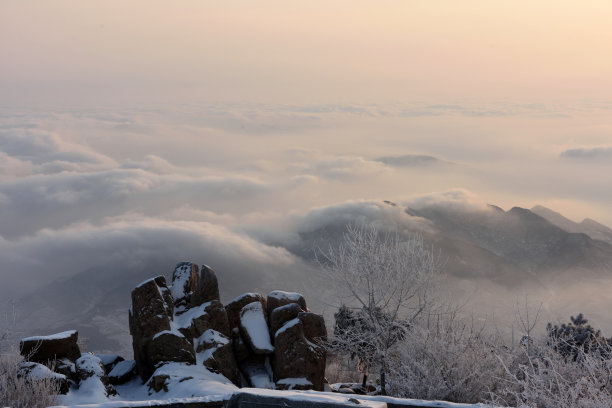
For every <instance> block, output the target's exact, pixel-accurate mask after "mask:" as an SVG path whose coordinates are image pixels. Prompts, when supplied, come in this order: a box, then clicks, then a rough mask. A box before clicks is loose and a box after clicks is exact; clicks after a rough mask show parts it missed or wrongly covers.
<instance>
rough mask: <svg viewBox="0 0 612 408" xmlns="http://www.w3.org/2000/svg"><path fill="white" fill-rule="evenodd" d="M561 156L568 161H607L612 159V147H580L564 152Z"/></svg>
mask: <svg viewBox="0 0 612 408" xmlns="http://www.w3.org/2000/svg"><path fill="white" fill-rule="evenodd" d="M560 156H561V157H563V158H568V159H585V160H607V159H612V147H610V146H605V147H604V146H602V147H578V148H574V149H567V150H564V151H563V152H561V155H560Z"/></svg>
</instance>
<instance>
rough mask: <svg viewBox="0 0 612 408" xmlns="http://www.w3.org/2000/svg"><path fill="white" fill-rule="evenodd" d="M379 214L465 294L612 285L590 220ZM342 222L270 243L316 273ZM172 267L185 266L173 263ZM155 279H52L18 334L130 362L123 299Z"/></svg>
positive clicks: (500, 213) (443, 208)
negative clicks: (477, 289) (475, 287)
mask: <svg viewBox="0 0 612 408" xmlns="http://www.w3.org/2000/svg"><path fill="white" fill-rule="evenodd" d="M378 205H379V206H381V207H383V208H386V206H391V207H393V208H394V211H397V213H398V214H400V219H399V220H398V221H397V223H398V224H401V225H398V228H397V230H398V231H399V232H400V234H403V235H406V236H407V235H409V234H412V233H415V232H419V233H421V234H422V235H423V236H424V238H425V239H426V241H427V242H429V243H430V244H431V245H432V246H433V248H434V249H435V251H437V252H438V253H439V255H440V259H441V260H442V262H443V265H444V270H445V272H446V273H447V274H448V276H449V277H450V278H451V284H452V282H453V280H454V281H456V280H461V281H462V282H467V283H468V286H469V284H470V282H477V281H478V282H488V283H489V284H493V285H497V287H500V288H508V289H511V288H517V287H519V286H521V285H536V286H540V287H544V286H546V285H550V284H551V282H553V283H554V282H563V281H566V282H567V281H570V280H571V279H576V276H580V277H581V278H601V277H607V278H609V277H612V229H610V228H608V227H606V226H604V225H602V224H599V223H597V222H596V221H593V220H591V219H588V218H587V219H585V220H583V221H582V222H580V223H576V222H573V221H571V220H569V219H567V218H565V217H564V216H562V215H561V214H559V213H557V212H554V211H553V210H550V209H548V208H545V207H542V206H536V207H534V208H532V209H524V208H519V207H514V208H512V209H510V210H509V211H504V210H503V209H501V208H499V207H496V206H493V205H488V206H482V207H464V206H448V205H425V206H418V207H417V206H414V207H410V206H408V207H402V206H401V205H397V204H394V203H392V202H389V201H386V202H384V203H379V204H378ZM370 221H376V220H374V219H372V220H370ZM415 221H418V222H415ZM348 222H351V220H350V219H346V220H343V221H342V222H337V220H336V222H331V221H330V222H329V223H327V224H324V225H322V226H321V227H319V228H316V229H315V230H309V231H308V232H298V234H297V235H298V236H299V239H298V240H288V241H287V242H276V243H275V242H268V244H271V245H277V246H285V247H286V248H287V249H288V250H289V251H290V252H292V253H293V254H295V255H297V256H299V257H301V258H303V259H304V260H305V261H306V262H307V263H311V264H314V261H315V259H314V258H315V256H314V251H313V248H316V247H319V248H325V247H327V246H328V245H336V244H337V243H338V242H340V240H341V239H342V234H343V233H344V231H345V227H346V223H348ZM415 226H417V227H415ZM179 261H183V260H182V259H176V260H171V262H179ZM194 261H196V260H195V259H194ZM198 261H199V260H198ZM201 261H202V262H206V260H201ZM211 266H213V268H214V265H211ZM169 272H170V270H168V273H169ZM218 273H220V275H222V274H224V273H226V276H227V277H226V279H227V282H226V283H225V285H227V286H228V287H232V292H233V293H234V294H233V295H231V294H230V296H235V295H236V293H237V292H236V291H239V290H240V289H241V288H242V286H245V287H247V286H248V285H250V286H251V287H258V288H260V290H262V291H264V290H272V289H278V288H281V289H285V286H287V282H291V283H290V284H289V285H290V286H291V288H296V290H298V287H299V288H300V289H299V290H301V288H303V287H304V285H305V284H306V285H308V284H310V285H311V286H312V288H310V289H311V290H312V291H313V292H316V291H317V290H319V289H318V287H317V285H320V282H319V283H316V280H313V279H310V277H305V276H298V274H297V272H295V271H287V274H286V276H284V277H278V280H277V279H276V278H274V279H271V277H270V276H268V277H258V276H253V275H252V273H250V271H248V270H236V271H218ZM152 274H155V273H154V272H152V271H151V269H149V268H137V269H133V268H129V267H126V270H110V269H108V268H105V267H104V265H97V266H92V268H91V269H90V270H87V271H83V272H82V273H80V274H77V275H75V276H73V277H70V278H64V279H62V280H58V281H56V282H55V283H53V284H51V285H48V286H47V287H45V288H43V289H41V290H38V291H37V292H36V293H33V294H31V295H30V296H28V297H27V299H24V300H23V301H22V302H20V306H19V308H20V309H19V312H20V315H21V316H23V317H24V319H23V322H22V323H23V325H22V326H23V328H22V331H23V332H24V333H26V334H28V335H29V334H48V332H51V331H62V330H67V329H79V330H81V332H82V333H83V335H84V337H88V338H89V339H90V347H91V349H93V350H96V351H103V350H105V349H108V350H116V351H121V352H123V353H124V354H127V353H129V349H130V342H129V335H128V333H127V331H126V327H127V309H128V307H129V304H130V291H131V290H132V288H133V287H134V286H135V285H136V284H137V283H138V282H140V281H142V280H144V279H146V278H148V277H151V276H152ZM253 282H258V283H257V284H254V283H253ZM282 282H285V284H284V286H283V283H282ZM298 282H299V286H296V285H298ZM305 282H306V283H305ZM275 286H279V287H275ZM287 287H289V286H287ZM306 291H308V288H307V289H306ZM240 293H241V292H240ZM222 296H224V295H223V294H222ZM227 296H228V295H227V294H226V295H225V297H226V300H227ZM309 296H312V295H309ZM312 306H314V305H311V307H312ZM315 309H316V307H315ZM34 331H35V333H34Z"/></svg>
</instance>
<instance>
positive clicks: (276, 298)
mask: <svg viewBox="0 0 612 408" xmlns="http://www.w3.org/2000/svg"><path fill="white" fill-rule="evenodd" d="M289 303H296V304H297V305H298V306H299V307H300V308H301V309H302V310H303V311H305V312H307V311H308V308H307V307H306V299H304V296H302V295H300V294H299V293H295V292H284V291H282V290H275V291H272V292H270V293H268V298H267V309H266V311H267V316H268V317H270V316H271V315H272V311H273V310H274V309H276V308H277V307H280V306H285V305H287V304H289Z"/></svg>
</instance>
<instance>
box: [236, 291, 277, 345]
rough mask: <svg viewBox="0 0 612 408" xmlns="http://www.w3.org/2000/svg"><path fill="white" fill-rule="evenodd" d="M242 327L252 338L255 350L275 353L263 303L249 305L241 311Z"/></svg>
mask: <svg viewBox="0 0 612 408" xmlns="http://www.w3.org/2000/svg"><path fill="white" fill-rule="evenodd" d="M240 325H241V326H242V327H243V328H244V330H245V331H246V332H247V334H248V337H250V340H251V341H252V343H253V344H252V346H253V348H254V349H256V350H265V351H267V352H270V353H272V352H273V351H274V346H272V342H271V341H270V332H269V329H268V324H267V323H266V318H265V316H264V312H263V307H262V306H261V303H259V302H253V303H249V304H248V305H246V306H244V307H243V308H242V310H241V311H240Z"/></svg>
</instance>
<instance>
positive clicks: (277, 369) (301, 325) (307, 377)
mask: <svg viewBox="0 0 612 408" xmlns="http://www.w3.org/2000/svg"><path fill="white" fill-rule="evenodd" d="M326 337H327V331H326V330H325V324H324V321H323V317H322V316H319V315H316V314H314V313H309V312H301V313H299V315H298V317H296V318H294V319H292V320H289V321H288V322H286V323H285V324H284V325H283V326H282V327H281V328H280V329H278V330H277V331H276V333H275V335H274V347H275V350H274V380H275V381H276V383H277V384H278V385H279V389H288V388H287V387H292V388H291V389H314V390H316V391H323V389H324V385H325V362H326V352H325V348H324V347H323V346H322V345H319V344H317V342H318V341H324V340H326ZM299 378H302V379H304V380H303V381H297V380H296V379H299Z"/></svg>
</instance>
